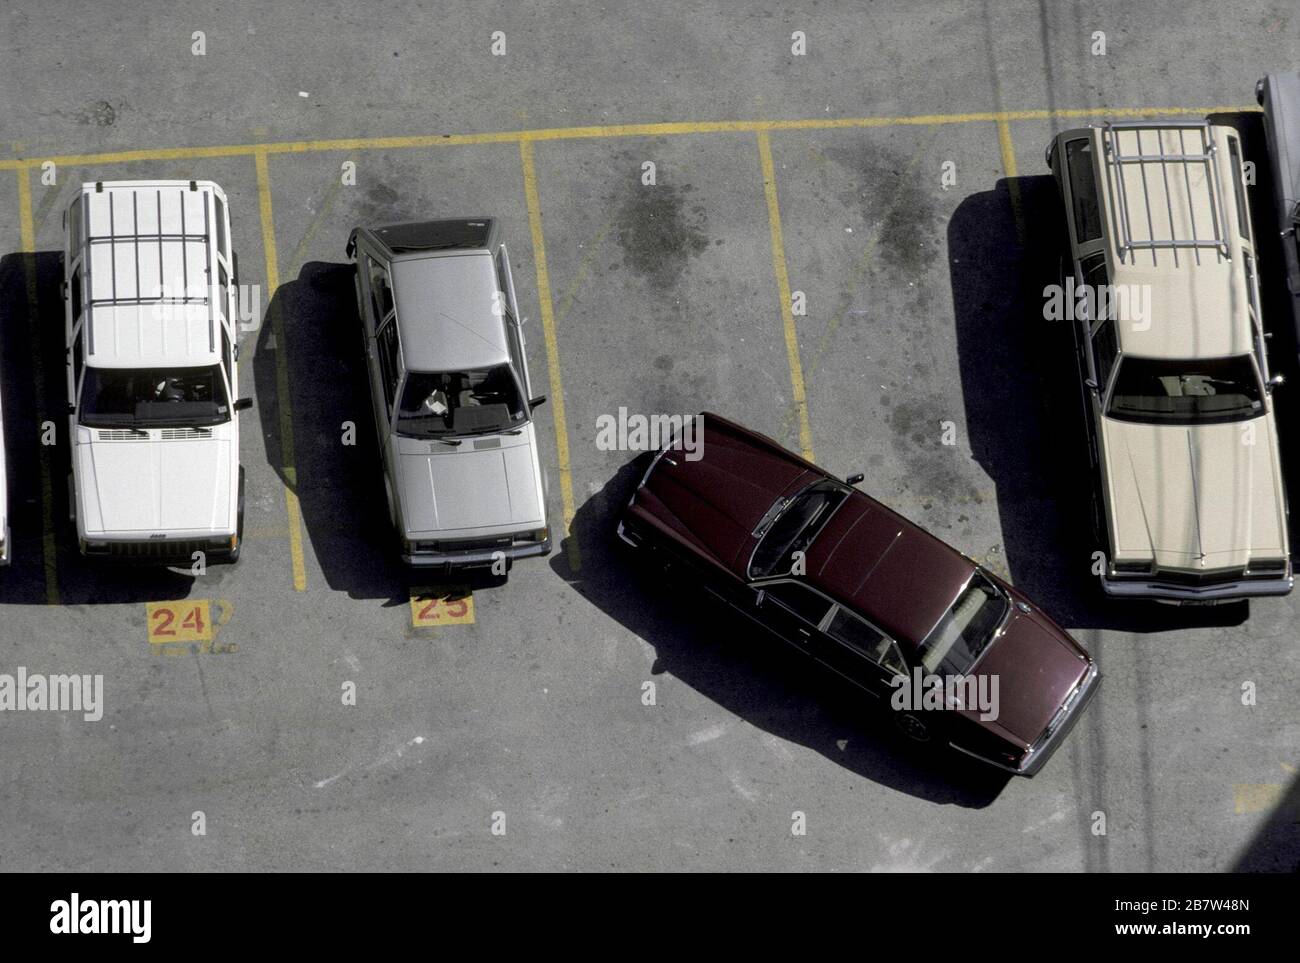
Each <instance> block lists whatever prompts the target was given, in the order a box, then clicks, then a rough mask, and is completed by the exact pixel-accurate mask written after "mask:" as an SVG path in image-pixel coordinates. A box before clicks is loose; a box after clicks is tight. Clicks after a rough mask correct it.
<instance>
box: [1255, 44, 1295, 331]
mask: <svg viewBox="0 0 1300 963" xmlns="http://www.w3.org/2000/svg"><path fill="white" fill-rule="evenodd" d="M1255 97H1256V99H1257V100H1258V101H1259V103H1260V106H1261V107H1263V108H1264V133H1265V136H1266V137H1267V139H1268V155H1269V160H1270V161H1271V162H1272V165H1273V203H1274V204H1275V205H1276V207H1277V218H1278V223H1279V224H1280V225H1281V227H1282V248H1283V252H1282V253H1283V257H1284V258H1285V261H1284V263H1285V264H1286V280H1287V287H1288V289H1289V291H1290V299H1289V300H1290V302H1291V319H1292V322H1293V323H1294V324H1295V327H1296V334H1297V335H1298V336H1300V70H1292V71H1290V72H1288V73H1280V74H1269V75H1268V76H1267V77H1265V78H1264V79H1263V80H1261V81H1260V82H1259V83H1258V84H1256V85H1255Z"/></svg>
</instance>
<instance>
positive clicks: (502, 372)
mask: <svg viewBox="0 0 1300 963" xmlns="http://www.w3.org/2000/svg"><path fill="white" fill-rule="evenodd" d="M526 420H527V412H526V411H525V410H524V402H523V398H522V397H521V395H520V393H519V384H518V382H516V381H515V376H514V373H513V372H512V371H511V370H510V366H509V365H508V364H499V365H497V366H496V367H494V368H485V369H482V370H477V371H442V372H419V371H413V372H411V373H410V374H408V375H407V376H406V386H405V388H403V389H402V398H401V402H400V404H398V406H397V433H398V434H401V435H411V436H414V437H416V438H443V437H454V436H457V435H487V434H497V433H499V432H503V431H510V430H511V429H514V428H519V427H521V426H522V425H523V424H524V423H525V422H526Z"/></svg>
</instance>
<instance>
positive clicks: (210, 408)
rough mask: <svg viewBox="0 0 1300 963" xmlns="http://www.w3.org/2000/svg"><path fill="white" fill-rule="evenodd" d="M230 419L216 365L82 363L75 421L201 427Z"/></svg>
mask: <svg viewBox="0 0 1300 963" xmlns="http://www.w3.org/2000/svg"><path fill="white" fill-rule="evenodd" d="M229 420H230V403H229V401H228V400H227V398H226V386H225V382H224V381H223V380H222V377H221V368H220V367H219V366H218V365H210V366H208V367H205V368H148V369H145V368H87V369H86V375H85V379H84V380H83V381H82V388H81V408H80V418H79V421H80V424H83V425H87V426H89V427H92V428H94V427H100V428H103V427H109V428H151V427H176V426H188V427H193V428H205V427H211V426H212V425H219V424H222V423H224V422H226V421H229Z"/></svg>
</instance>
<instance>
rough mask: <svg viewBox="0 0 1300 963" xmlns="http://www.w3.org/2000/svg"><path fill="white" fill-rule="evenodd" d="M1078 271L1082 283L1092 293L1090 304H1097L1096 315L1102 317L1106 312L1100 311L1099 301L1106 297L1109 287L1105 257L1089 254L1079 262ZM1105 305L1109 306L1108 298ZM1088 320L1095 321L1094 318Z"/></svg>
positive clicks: (1108, 273) (1098, 253)
mask: <svg viewBox="0 0 1300 963" xmlns="http://www.w3.org/2000/svg"><path fill="white" fill-rule="evenodd" d="M1079 271H1080V272H1081V273H1082V274H1083V283H1084V284H1086V285H1087V286H1088V288H1089V290H1090V291H1091V292H1092V298H1091V299H1090V303H1095V304H1097V305H1098V306H1099V309H1098V311H1097V314H1098V315H1099V316H1101V317H1104V316H1105V315H1106V314H1107V312H1106V311H1104V310H1101V303H1102V302H1101V299H1102V298H1103V297H1104V296H1106V294H1107V292H1108V291H1109V285H1110V272H1109V271H1107V270H1106V255H1105V254H1104V253H1102V252H1101V251H1098V252H1097V253H1096V254H1089V255H1088V256H1087V257H1085V258H1084V259H1083V260H1081V261H1080V262H1079ZM1106 303H1107V304H1109V298H1107V302H1106ZM1089 320H1092V321H1095V320H1096V318H1090V319H1089Z"/></svg>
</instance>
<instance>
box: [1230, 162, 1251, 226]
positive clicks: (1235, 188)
mask: <svg viewBox="0 0 1300 963" xmlns="http://www.w3.org/2000/svg"><path fill="white" fill-rule="evenodd" d="M1228 160H1229V161H1230V162H1231V163H1230V166H1231V167H1232V192H1233V194H1235V195H1236V198H1237V233H1238V234H1240V235H1241V238H1242V240H1244V241H1249V240H1250V209H1249V208H1248V207H1247V206H1246V186H1245V177H1246V175H1245V172H1244V171H1243V170H1242V169H1241V145H1240V144H1238V143H1237V138H1235V137H1229V138H1228Z"/></svg>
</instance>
